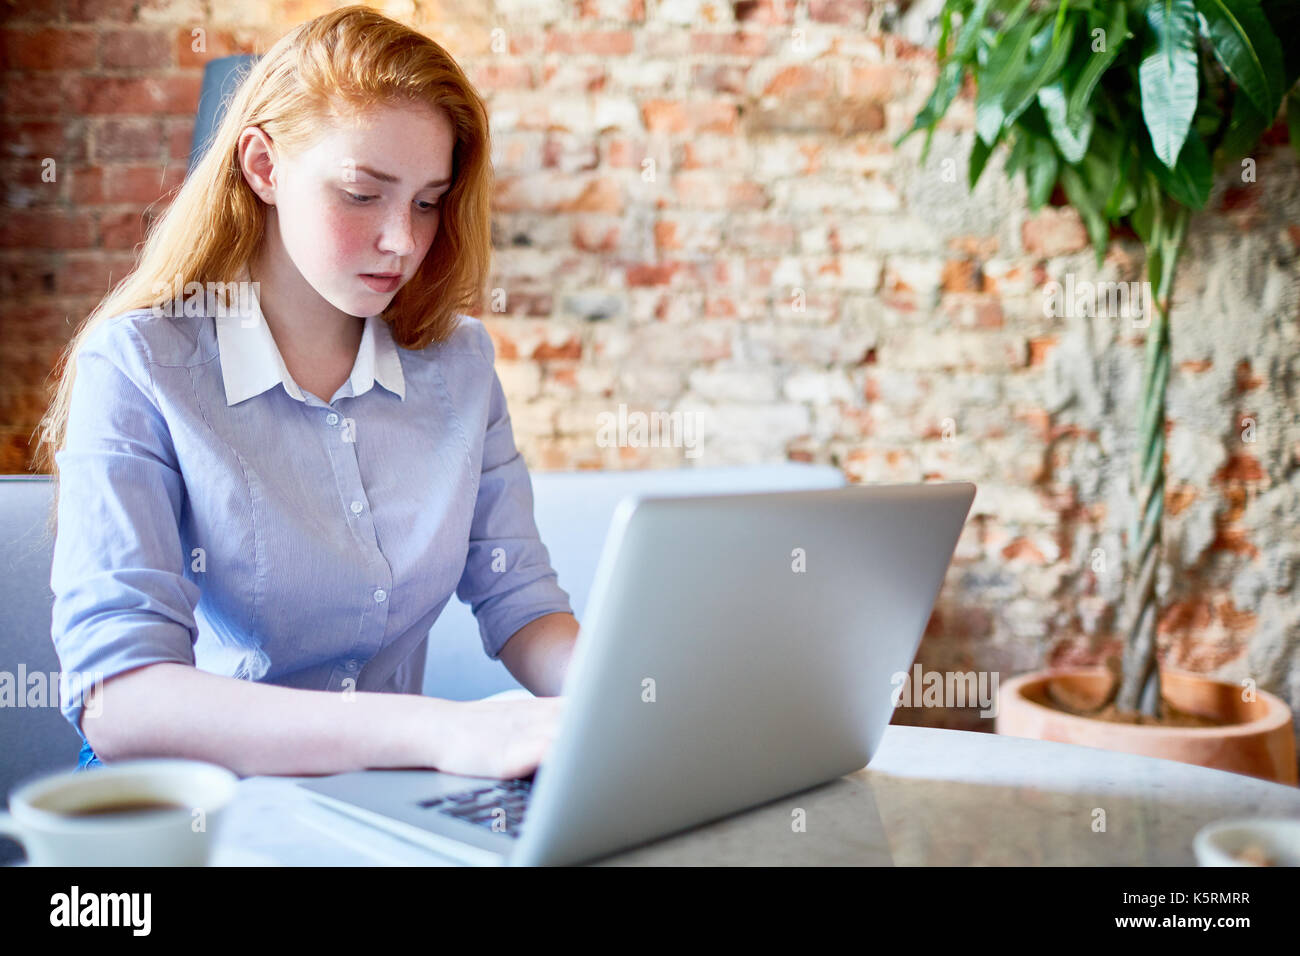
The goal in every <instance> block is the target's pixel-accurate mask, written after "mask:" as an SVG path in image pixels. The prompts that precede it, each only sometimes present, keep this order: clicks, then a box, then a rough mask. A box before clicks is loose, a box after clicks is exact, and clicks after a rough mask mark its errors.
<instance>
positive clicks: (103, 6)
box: [66, 0, 140, 23]
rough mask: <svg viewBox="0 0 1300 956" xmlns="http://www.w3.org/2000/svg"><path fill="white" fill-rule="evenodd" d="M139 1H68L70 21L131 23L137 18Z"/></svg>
mask: <svg viewBox="0 0 1300 956" xmlns="http://www.w3.org/2000/svg"><path fill="white" fill-rule="evenodd" d="M139 5H140V4H139V2H138V0H66V13H67V17H68V19H69V20H80V21H87V22H95V23H101V22H103V21H106V20H114V21H117V22H118V23H129V22H131V21H132V20H134V19H135V18H136V8H137V7H138V6H139Z"/></svg>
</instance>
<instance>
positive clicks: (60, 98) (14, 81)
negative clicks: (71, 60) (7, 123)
mask: <svg viewBox="0 0 1300 956" xmlns="http://www.w3.org/2000/svg"><path fill="white" fill-rule="evenodd" d="M72 76H73V74H63V73H40V74H37V75H34V76H32V75H28V74H24V73H10V74H9V75H8V78H7V80H6V82H5V84H4V97H5V114H6V115H7V116H8V117H9V118H10V119H14V118H17V117H21V116H30V117H34V118H40V119H49V118H50V117H51V116H61V115H62V114H63V112H64V104H65V103H66V102H67V98H68V93H67V87H68V81H69V79H70V78H71V77H72Z"/></svg>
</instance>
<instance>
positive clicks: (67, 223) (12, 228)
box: [0, 209, 95, 249]
mask: <svg viewBox="0 0 1300 956" xmlns="http://www.w3.org/2000/svg"><path fill="white" fill-rule="evenodd" d="M94 242H95V226H94V222H93V221H92V219H91V216H90V213H88V212H82V211H78V212H60V211H53V210H51V211H44V210H25V209H12V210H7V211H6V215H5V216H4V218H3V222H2V223H0V245H4V246H5V247H7V248H10V249H13V248H24V247H27V248H32V249H73V248H78V249H84V248H88V247H90V246H92V245H94Z"/></svg>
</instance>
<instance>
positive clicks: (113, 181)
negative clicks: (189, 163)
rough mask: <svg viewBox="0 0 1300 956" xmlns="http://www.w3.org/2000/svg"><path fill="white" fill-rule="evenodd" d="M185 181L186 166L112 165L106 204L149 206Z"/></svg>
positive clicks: (106, 182)
mask: <svg viewBox="0 0 1300 956" xmlns="http://www.w3.org/2000/svg"><path fill="white" fill-rule="evenodd" d="M184 181H185V167H184V166H182V165H181V164H179V163H168V164H167V165H166V166H110V167H108V168H107V169H106V170H105V175H104V200H103V201H104V202H109V203H118V202H120V203H134V204H136V205H148V204H149V203H151V202H153V201H154V200H156V199H158V198H159V197H160V196H165V195H167V193H169V192H171V191H172V190H173V189H175V188H176V187H177V186H179V185H181V183H183V182H184Z"/></svg>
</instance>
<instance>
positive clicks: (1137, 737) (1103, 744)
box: [994, 667, 1297, 786]
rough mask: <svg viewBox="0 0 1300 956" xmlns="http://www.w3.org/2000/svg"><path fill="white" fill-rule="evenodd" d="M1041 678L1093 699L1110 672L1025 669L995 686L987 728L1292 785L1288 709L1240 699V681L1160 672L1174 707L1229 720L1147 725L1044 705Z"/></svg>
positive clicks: (1259, 698) (1273, 701) (1273, 700)
mask: <svg viewBox="0 0 1300 956" xmlns="http://www.w3.org/2000/svg"><path fill="white" fill-rule="evenodd" d="M1049 682H1061V683H1059V684H1058V685H1057V686H1062V685H1063V686H1064V687H1065V688H1067V689H1068V690H1069V692H1070V693H1071V697H1072V698H1073V697H1074V696H1076V695H1077V696H1078V697H1080V698H1083V699H1085V700H1089V699H1090V700H1095V701H1101V699H1102V698H1103V697H1104V696H1105V693H1106V691H1107V690H1108V689H1109V687H1110V682H1111V677H1110V674H1109V672H1107V670H1106V669H1105V668H1103V667H1088V668H1069V669H1065V670H1054V671H1033V672H1031V673H1028V674H1021V675H1020V676H1019V677H1014V678H1012V679H1011V680H1009V681H1006V682H1005V683H1003V684H1002V685H1001V687H1000V688H999V691H998V713H997V717H996V718H995V720H994V729H995V730H996V731H997V732H998V733H1000V734H1006V735H1007V736H1009V737H1031V738H1033V739H1035V740H1055V741H1058V742H1060V743H1067V744H1079V745H1080V746H1083V747H1095V748H1098V749H1100V750H1118V751H1122V752H1123V753H1131V754H1142V755H1143V756H1147V757H1162V758H1164V759H1165V760H1178V761H1181V762H1183V763H1193V764H1198V765H1199V766H1202V767H1214V768H1215V769H1218V770H1229V771H1231V772H1233V773H1244V774H1248V775H1249V776H1252V777H1263V778H1264V779H1266V780H1274V781H1277V782H1278V783H1287V784H1291V785H1292V786H1294V785H1295V784H1296V783H1297V779H1296V778H1297V774H1296V750H1295V736H1294V734H1293V731H1292V724H1291V708H1290V707H1288V706H1287V705H1286V703H1285V702H1284V701H1282V700H1281V699H1280V698H1278V697H1276V696H1275V695H1273V694H1269V693H1267V692H1265V691H1262V690H1257V691H1255V699H1254V700H1253V701H1247V700H1242V699H1241V690H1242V689H1241V687H1240V686H1239V685H1237V684H1231V683H1228V682H1226V681H1220V680H1215V679H1213V678H1210V677H1204V676H1202V675H1200V674H1186V673H1179V672H1177V671H1161V672H1160V684H1161V693H1162V694H1163V695H1164V697H1165V699H1167V700H1168V701H1170V702H1171V703H1172V704H1173V705H1174V706H1175V707H1178V708H1180V709H1182V710H1186V711H1189V712H1191V713H1195V714H1201V715H1204V716H1206V717H1215V718H1218V719H1220V720H1224V719H1227V720H1232V721H1234V723H1231V724H1229V725H1227V726H1224V727H1151V726H1146V727H1144V726H1140V725H1137V724H1120V723H1113V722H1110V721H1105V720H1092V719H1090V718H1087V717H1076V716H1075V715H1073V714H1068V713H1066V712H1064V711H1061V710H1057V709H1056V708H1055V707H1052V706H1050V705H1049V704H1048V701H1049V700H1050V698H1049V697H1048V696H1047V688H1048V684H1049Z"/></svg>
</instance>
